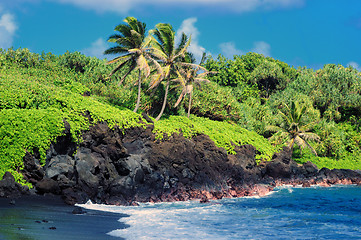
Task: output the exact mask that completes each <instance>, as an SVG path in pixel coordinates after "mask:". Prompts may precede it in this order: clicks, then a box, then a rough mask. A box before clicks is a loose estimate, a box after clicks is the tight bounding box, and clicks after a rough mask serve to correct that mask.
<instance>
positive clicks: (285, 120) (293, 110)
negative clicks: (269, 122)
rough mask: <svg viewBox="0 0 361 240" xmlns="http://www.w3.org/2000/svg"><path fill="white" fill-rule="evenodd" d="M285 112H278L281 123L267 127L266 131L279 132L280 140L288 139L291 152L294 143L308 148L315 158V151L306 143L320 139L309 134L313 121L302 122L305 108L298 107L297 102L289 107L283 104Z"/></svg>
mask: <svg viewBox="0 0 361 240" xmlns="http://www.w3.org/2000/svg"><path fill="white" fill-rule="evenodd" d="M284 109H285V110H286V111H285V112H282V111H280V112H279V113H280V115H281V122H280V124H279V126H268V127H267V129H268V130H270V131H273V132H279V133H280V134H281V137H282V138H287V139H288V146H289V147H290V149H291V152H293V146H294V144H295V143H296V144H297V145H298V146H299V147H300V151H301V155H302V148H304V147H306V146H307V147H308V148H309V149H310V150H311V152H312V153H313V154H314V155H315V156H317V153H316V151H315V149H314V148H313V147H312V146H311V145H310V144H309V143H308V141H309V140H316V141H318V140H319V139H320V137H319V136H318V135H317V134H316V133H312V132H310V130H311V129H312V126H313V125H314V124H315V121H312V122H309V123H305V122H304V121H303V118H304V114H305V112H306V110H307V109H306V106H303V107H302V108H301V107H300V105H299V103H298V102H294V101H292V102H291V107H289V106H288V105H286V104H284Z"/></svg>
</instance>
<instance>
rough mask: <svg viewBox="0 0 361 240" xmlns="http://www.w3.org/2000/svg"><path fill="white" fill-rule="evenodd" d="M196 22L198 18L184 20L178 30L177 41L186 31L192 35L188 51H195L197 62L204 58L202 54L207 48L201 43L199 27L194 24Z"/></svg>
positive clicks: (188, 34)
mask: <svg viewBox="0 0 361 240" xmlns="http://www.w3.org/2000/svg"><path fill="white" fill-rule="evenodd" d="M196 22H197V18H187V19H185V20H184V21H183V22H182V24H181V26H180V28H179V29H178V30H177V33H176V42H178V41H179V40H180V38H181V36H182V33H185V34H186V35H187V36H191V44H190V46H189V47H188V51H189V52H191V53H193V55H194V57H195V58H196V60H197V62H199V61H200V59H201V58H202V54H203V53H204V52H205V51H206V49H205V48H204V47H202V46H200V45H199V42H198V36H199V34H200V33H199V30H198V28H196V27H195V26H194V24H195V23H196Z"/></svg>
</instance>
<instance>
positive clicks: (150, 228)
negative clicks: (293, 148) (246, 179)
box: [81, 185, 361, 240]
mask: <svg viewBox="0 0 361 240" xmlns="http://www.w3.org/2000/svg"><path fill="white" fill-rule="evenodd" d="M81 206H82V207H84V208H87V209H92V210H99V211H105V212H111V213H113V214H114V213H122V214H127V215H129V216H128V217H123V218H120V219H119V221H120V222H122V223H125V225H128V227H125V228H121V229H114V230H112V231H109V232H108V233H107V235H108V236H112V237H120V238H125V239H343V240H349V239H361V187H359V186H341V185H338V186H333V187H328V188H325V187H318V186H315V187H311V188H301V187H300V188H297V187H296V188H292V187H288V186H285V187H280V188H277V189H276V190H275V191H274V192H272V193H271V194H269V195H267V196H265V197H261V198H260V197H252V198H248V197H245V198H234V199H222V200H218V201H212V202H210V203H206V204H201V203H199V201H188V202H175V203H160V204H141V205H140V206H136V207H119V206H107V205H97V204H91V203H89V202H88V203H87V204H84V205H81Z"/></svg>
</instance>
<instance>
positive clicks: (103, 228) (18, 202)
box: [0, 195, 128, 240]
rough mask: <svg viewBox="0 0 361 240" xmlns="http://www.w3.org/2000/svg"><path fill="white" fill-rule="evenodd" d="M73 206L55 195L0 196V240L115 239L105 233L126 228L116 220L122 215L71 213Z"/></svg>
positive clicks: (91, 211)
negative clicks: (8, 197)
mask: <svg viewBox="0 0 361 240" xmlns="http://www.w3.org/2000/svg"><path fill="white" fill-rule="evenodd" d="M74 209H75V208H74V206H70V205H67V204H65V203H64V201H62V199H61V198H60V197H59V196H31V195H28V196H23V197H22V198H17V199H15V200H11V199H4V198H0V239H29V240H30V239H34V240H35V239H37V240H47V239H68V240H73V239H74V240H76V239H84V240H86V239H90V240H99V239H119V238H115V237H114V238H113V237H110V236H108V235H106V233H107V232H109V231H111V230H113V229H115V228H127V227H128V226H127V225H126V224H124V223H122V222H119V219H121V218H123V217H125V216H126V215H124V214H111V213H104V212H101V211H95V210H86V211H82V214H74V213H73V211H74Z"/></svg>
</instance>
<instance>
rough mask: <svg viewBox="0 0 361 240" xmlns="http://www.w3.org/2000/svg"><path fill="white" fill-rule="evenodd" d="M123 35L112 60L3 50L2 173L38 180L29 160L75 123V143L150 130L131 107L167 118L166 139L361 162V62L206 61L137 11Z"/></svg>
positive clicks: (353, 164) (338, 164) (160, 127)
mask: <svg viewBox="0 0 361 240" xmlns="http://www.w3.org/2000/svg"><path fill="white" fill-rule="evenodd" d="M115 30H116V31H117V32H118V33H117V34H115V35H112V36H110V37H109V41H111V42H113V43H115V44H116V46H115V47H113V48H110V49H108V50H107V51H106V53H117V54H120V55H119V56H117V57H116V58H114V59H113V60H111V61H109V62H108V61H107V60H100V59H97V58H93V57H86V56H84V55H82V54H80V53H78V52H74V53H70V52H66V53H64V54H62V55H60V56H56V55H53V54H51V53H47V54H46V53H42V54H35V53H31V52H29V50H28V49H18V50H13V49H8V50H0V143H1V144H0V177H2V175H3V174H4V173H5V171H11V172H12V173H13V175H14V176H15V178H16V179H17V181H18V182H21V183H22V184H26V183H25V181H24V179H23V178H22V175H21V174H20V172H21V170H22V168H23V163H22V160H23V157H24V156H25V154H26V153H27V152H29V153H33V154H36V155H38V156H39V157H40V161H41V164H44V160H45V156H46V150H47V149H48V148H49V146H50V144H51V142H53V141H55V140H56V137H58V136H61V135H62V134H63V133H64V122H65V121H66V122H67V123H69V125H70V129H71V134H72V137H73V141H81V140H82V139H81V134H82V132H83V131H86V130H87V129H89V127H90V126H91V125H93V124H96V123H98V122H107V123H108V125H109V126H110V127H115V126H118V127H119V128H120V129H126V128H129V127H134V126H141V127H145V120H143V119H142V117H141V116H140V115H139V114H137V113H135V112H132V111H131V110H129V109H134V111H138V112H145V113H147V114H148V115H150V116H157V117H156V119H157V120H158V119H160V118H161V117H162V119H160V120H159V121H157V122H155V124H154V133H155V134H156V138H157V140H159V141H163V140H166V139H167V138H169V137H171V135H172V134H180V133H181V134H183V135H184V136H185V137H186V138H191V137H193V136H195V135H198V134H206V135H208V136H209V137H210V138H211V139H212V140H213V141H214V142H215V143H216V145H217V146H218V147H222V148H224V149H226V150H227V152H228V153H230V154H233V153H234V144H239V145H242V144H252V145H253V146H255V147H256V149H257V151H258V153H257V157H256V158H257V160H258V161H260V160H269V159H270V158H271V157H272V155H273V153H275V152H277V151H279V150H280V149H282V147H283V146H284V145H287V144H289V145H290V146H291V147H292V148H293V158H294V159H295V160H296V161H297V162H299V163H303V162H306V161H309V160H311V161H312V162H314V163H315V164H316V165H317V166H318V167H320V168H321V167H328V168H349V169H361V134H360V131H361V73H360V72H358V71H357V70H356V69H353V68H352V67H347V68H345V67H343V66H341V65H334V64H329V65H325V66H324V67H323V68H322V69H319V70H317V71H314V70H312V69H307V68H299V69H295V68H294V67H292V66H289V65H288V64H286V63H284V62H281V61H279V60H275V59H273V58H270V57H264V56H263V55H261V54H256V53H247V54H245V55H242V56H234V57H233V59H227V58H225V57H223V56H221V55H220V56H218V58H217V59H213V58H212V57H208V58H206V61H205V62H203V61H202V63H201V65H197V64H194V61H192V60H191V55H190V54H189V53H187V47H188V46H189V44H190V41H191V39H190V38H189V37H187V36H186V35H184V34H183V35H182V38H181V41H180V43H179V44H178V45H175V42H174V41H175V32H174V30H173V28H172V26H171V25H169V24H164V23H162V24H157V25H156V26H155V29H154V30H150V35H149V36H146V35H145V31H146V30H145V24H144V23H142V22H139V21H138V20H137V19H135V18H126V19H125V24H120V25H118V26H117V27H116V28H115ZM112 63H115V64H116V65H115V67H114V66H113V64H112ZM135 70H138V71H135ZM214 72H216V74H209V73H214ZM109 76H111V77H109ZM134 83H136V85H137V86H138V87H137V88H134ZM198 83H199V84H198ZM140 96H142V97H141V99H142V101H141V104H140ZM187 116H188V117H187ZM272 126H273V127H272ZM294 143H296V144H294ZM298 143H299V144H300V146H297V144H298ZM303 146H307V148H303ZM312 153H313V154H312Z"/></svg>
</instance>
